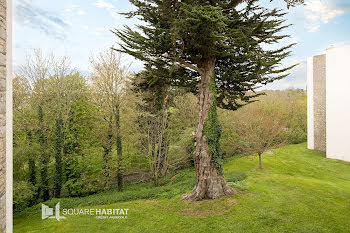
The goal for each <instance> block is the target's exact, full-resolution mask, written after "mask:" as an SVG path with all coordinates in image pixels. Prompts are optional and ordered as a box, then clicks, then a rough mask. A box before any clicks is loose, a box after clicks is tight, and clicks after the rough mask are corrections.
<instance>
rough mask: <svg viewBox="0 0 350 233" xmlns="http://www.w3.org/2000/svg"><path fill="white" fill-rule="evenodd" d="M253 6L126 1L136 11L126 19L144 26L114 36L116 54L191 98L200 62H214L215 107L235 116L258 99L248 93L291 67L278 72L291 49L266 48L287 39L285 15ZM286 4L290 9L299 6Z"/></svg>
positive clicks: (198, 0)
mask: <svg viewBox="0 0 350 233" xmlns="http://www.w3.org/2000/svg"><path fill="white" fill-rule="evenodd" d="M257 2H258V0H247V1H242V0H236V1H203V0H184V1H178V0H175V1H174V0H131V3H132V4H133V5H135V6H136V10H135V11H132V12H129V13H126V15H127V16H128V17H137V18H139V19H140V20H141V21H143V22H144V23H143V24H141V25H137V29H136V30H134V29H132V28H130V27H129V26H125V28H124V29H123V30H114V31H113V32H114V33H115V34H116V35H117V36H118V37H119V38H120V39H121V41H122V42H121V43H120V48H118V49H117V50H119V51H122V52H125V53H128V54H130V55H132V56H134V57H135V58H137V59H139V60H142V61H144V62H145V64H146V69H148V70H152V72H153V73H154V77H157V78H159V77H165V78H167V79H168V82H169V83H171V84H172V85H178V86H187V87H190V88H191V90H192V91H193V92H196V91H197V88H196V85H197V84H198V81H199V79H200V73H201V67H202V65H203V62H205V61H206V60H208V59H213V58H214V59H215V73H216V89H217V101H218V106H219V107H222V108H226V109H232V110H235V109H237V108H238V107H240V106H242V105H244V104H246V103H249V102H251V101H252V100H253V98H254V97H256V96H257V94H249V95H247V92H249V91H253V92H252V93H255V92H254V91H255V90H256V88H258V87H259V86H258V84H263V85H265V84H267V83H270V82H273V81H275V80H278V79H281V78H283V77H286V76H287V75H288V73H286V71H288V70H289V69H290V68H292V67H293V66H289V67H284V68H282V66H281V62H282V60H283V59H284V58H286V57H287V56H289V55H290V50H289V49H290V48H291V46H292V45H293V44H289V45H285V46H280V47H279V48H278V49H267V47H268V46H266V45H268V44H275V43H278V42H279V41H280V40H281V39H283V38H286V37H288V35H283V34H281V31H282V30H283V29H284V28H286V27H288V26H289V25H285V24H284V21H285V20H284V19H283V16H284V15H285V14H286V13H284V12H282V11H281V10H279V9H274V10H270V9H267V8H264V7H262V6H259V5H257ZM240 3H241V4H240ZM286 3H287V6H288V7H289V6H294V5H295V4H297V3H302V1H301V0H294V1H292V0H286ZM238 5H240V7H239V8H240V9H237V6H238Z"/></svg>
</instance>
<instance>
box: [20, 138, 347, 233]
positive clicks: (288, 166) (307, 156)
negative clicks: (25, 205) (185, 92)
mask: <svg viewBox="0 0 350 233" xmlns="http://www.w3.org/2000/svg"><path fill="white" fill-rule="evenodd" d="M257 165H258V161H257V157H256V156H246V157H235V158H230V159H229V160H227V161H226V163H225V165H224V171H225V174H226V177H227V178H228V180H229V181H230V184H231V185H234V186H236V187H240V188H241V189H243V190H245V191H244V192H245V193H244V194H238V195H235V196H232V197H224V198H221V199H219V200H210V201H201V202H196V203H189V202H184V201H182V200H181V194H182V193H184V192H188V191H190V190H191V187H192V185H193V184H194V171H193V170H191V169H186V170H183V171H180V172H179V173H178V174H177V175H175V176H173V177H171V178H170V179H169V180H168V183H167V184H166V185H164V186H162V187H157V188H153V187H152V186H151V184H138V185H132V186H130V187H129V188H127V189H126V191H125V192H124V193H123V194H120V193H117V192H115V191H109V192H105V193H101V194H97V195H93V196H89V197H85V198H69V199H60V200H57V199H55V200H51V201H50V202H48V203H47V204H49V205H50V207H53V206H54V204H55V203H56V202H57V201H60V202H61V206H62V207H63V208H70V207H78V206H80V207H84V206H88V208H89V209H90V208H118V209H120V208H126V209H129V211H128V213H129V214H128V218H127V219H105V220H101V219H95V217H94V216H68V217H67V219H63V220H61V221H57V220H56V219H45V220H41V210H40V208H39V207H40V206H39V205H38V206H36V207H33V208H31V209H29V210H27V211H25V212H23V213H22V214H17V215H16V216H15V218H14V232H84V233H86V232H350V163H346V162H341V161H334V160H328V159H326V158H325V154H324V153H321V152H316V151H311V150H307V149H306V144H305V143H303V144H298V145H290V146H286V147H283V148H280V149H276V150H274V153H273V154H265V155H263V166H264V167H265V169H263V170H259V169H257ZM242 173H245V175H246V179H245V180H243V179H244V178H245V176H244V174H243V175H242ZM102 204H104V205H102Z"/></svg>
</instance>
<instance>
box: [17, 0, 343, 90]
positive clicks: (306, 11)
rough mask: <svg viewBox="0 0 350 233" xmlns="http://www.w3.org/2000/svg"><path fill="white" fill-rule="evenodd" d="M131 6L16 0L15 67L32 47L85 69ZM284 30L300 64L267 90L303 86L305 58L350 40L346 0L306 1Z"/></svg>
mask: <svg viewBox="0 0 350 233" xmlns="http://www.w3.org/2000/svg"><path fill="white" fill-rule="evenodd" d="M261 4H263V6H266V7H269V8H273V7H278V8H282V9H285V10H287V9H286V7H285V4H284V1H283V0H274V1H273V2H272V3H270V2H269V0H262V1H261ZM131 9H133V7H132V5H131V4H130V3H129V1H128V0H60V1H53V0H14V17H15V21H14V25H13V32H14V35H13V37H14V43H13V44H14V51H13V53H14V69H16V67H18V66H19V65H21V64H23V62H24V60H25V56H26V54H28V53H31V51H32V50H33V49H37V48H40V49H42V50H43V52H45V53H48V52H53V53H54V54H55V55H56V56H63V55H67V56H69V57H71V61H72V65H73V66H74V67H75V68H76V69H78V70H79V71H81V72H82V73H83V74H88V73H89V57H90V56H91V54H95V53H97V52H100V51H103V50H105V49H107V48H109V47H111V46H113V45H114V46H116V44H117V43H116V42H117V39H116V37H115V35H113V34H112V33H111V32H110V29H114V28H122V25H125V24H128V25H134V24H135V23H136V21H135V20H130V19H125V18H124V17H123V16H121V15H119V14H118V12H127V11H129V10H131ZM287 19H288V21H287V22H288V23H291V24H293V26H292V27H290V28H289V29H287V30H286V31H285V32H286V33H287V34H290V35H291V38H290V39H288V40H285V41H283V42H282V43H289V42H297V43H298V44H297V45H296V46H295V47H294V48H293V55H292V56H291V57H290V58H288V60H286V64H292V63H300V65H299V66H297V67H296V68H294V69H293V70H292V71H291V75H290V76H289V77H288V78H285V79H283V80H280V81H277V82H275V83H273V84H269V85H268V86H267V88H269V89H286V88H304V89H305V87H306V58H307V57H309V56H313V55H316V54H320V53H323V52H324V50H325V48H327V47H330V46H337V45H342V44H350V1H349V0H306V5H305V6H298V7H295V8H292V9H290V10H289V14H288V16H287ZM125 60H126V61H125V62H126V63H132V65H131V70H132V71H135V72H136V71H138V70H140V69H142V63H141V62H139V61H136V60H134V59H133V58H131V57H125Z"/></svg>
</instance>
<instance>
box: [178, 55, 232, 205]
mask: <svg viewBox="0 0 350 233" xmlns="http://www.w3.org/2000/svg"><path fill="white" fill-rule="evenodd" d="M214 66H215V59H210V60H207V61H206V62H204V63H203V66H202V67H201V71H202V72H201V73H200V75H201V81H200V83H199V85H198V90H199V93H198V104H199V123H198V126H197V133H196V149H195V151H194V164H195V168H196V185H195V187H194V188H193V190H192V192H191V193H189V194H185V195H183V196H182V199H183V200H189V201H199V200H202V199H216V198H220V197H222V196H224V195H232V194H235V193H237V192H236V190H235V189H233V188H232V187H230V186H228V185H227V183H226V181H225V179H224V177H223V175H221V174H220V172H219V171H218V170H217V168H215V167H214V166H213V164H212V160H211V155H210V153H209V151H208V143H207V140H206V137H205V135H204V131H203V130H204V124H205V121H206V119H207V118H208V113H209V107H210V103H211V98H212V97H213V96H212V93H211V92H210V89H209V83H210V80H211V77H212V75H213V74H214Z"/></svg>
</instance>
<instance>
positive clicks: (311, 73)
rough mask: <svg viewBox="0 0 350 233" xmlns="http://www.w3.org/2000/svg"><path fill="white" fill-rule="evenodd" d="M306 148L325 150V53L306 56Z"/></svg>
mask: <svg viewBox="0 0 350 233" xmlns="http://www.w3.org/2000/svg"><path fill="white" fill-rule="evenodd" d="M307 94H308V100H307V102H308V148H309V149H314V150H319V151H326V55H325V54H323V55H318V56H314V57H311V58H308V69H307Z"/></svg>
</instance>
